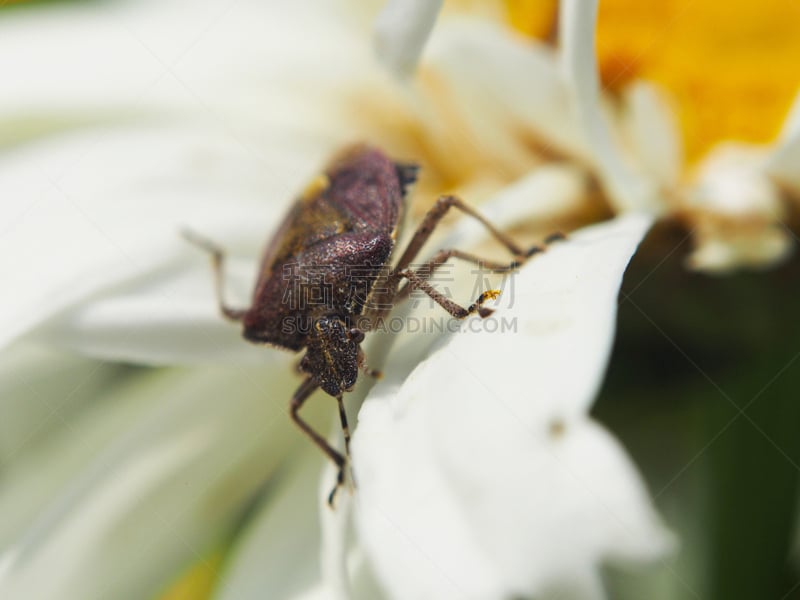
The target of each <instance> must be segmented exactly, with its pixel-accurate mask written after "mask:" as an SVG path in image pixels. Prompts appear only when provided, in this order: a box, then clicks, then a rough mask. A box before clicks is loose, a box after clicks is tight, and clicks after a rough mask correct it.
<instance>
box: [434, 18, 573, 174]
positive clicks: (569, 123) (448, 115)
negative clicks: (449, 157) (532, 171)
mask: <svg viewBox="0 0 800 600" xmlns="http://www.w3.org/2000/svg"><path fill="white" fill-rule="evenodd" d="M425 66H426V67H430V68H431V70H432V72H433V73H434V77H435V79H434V80H433V81H434V84H435V85H434V86H433V90H432V94H431V95H432V96H433V97H434V101H438V102H439V103H441V104H443V105H444V107H446V110H447V112H444V113H443V114H441V115H439V116H438V118H437V119H436V120H433V119H432V120H431V121H430V123H429V127H430V128H431V129H432V130H433V131H436V130H437V128H438V129H442V130H443V135H446V136H447V141H448V142H449V143H450V144H451V145H455V144H454V142H458V141H460V140H461V137H454V136H463V135H464V134H463V133H462V132H460V131H458V130H455V131H453V130H452V123H453V119H459V121H458V122H459V123H463V124H464V126H467V127H469V128H471V129H473V130H474V132H473V133H472V134H471V136H469V137H468V138H467V139H470V140H473V141H472V143H473V144H475V146H476V148H477V149H478V150H479V151H480V152H481V153H500V155H501V156H504V158H505V155H507V154H508V153H509V151H508V150H505V149H503V147H502V146H501V147H500V148H497V149H492V147H493V146H495V145H497V144H499V143H500V142H499V141H497V140H495V139H494V138H496V137H500V138H501V141H502V139H503V138H504V137H506V136H510V138H511V140H510V141H508V142H507V144H511V143H514V144H517V145H519V146H520V149H518V150H517V151H518V152H524V156H525V157H526V160H527V161H530V156H531V147H530V142H531V141H533V142H534V143H538V144H541V145H543V146H544V148H545V149H548V148H550V147H553V148H555V150H556V151H558V152H567V153H571V154H579V155H582V154H585V152H586V146H585V144H583V141H582V138H581V132H580V131H579V130H578V128H577V123H576V121H575V119H574V118H573V116H572V114H571V112H570V110H569V106H568V95H567V93H568V92H567V90H566V89H565V86H564V83H563V80H562V76H561V73H560V72H559V69H558V62H557V60H556V58H555V55H554V53H553V51H552V49H551V48H549V47H548V46H545V45H543V44H537V43H534V42H531V41H530V40H528V39H525V38H522V37H521V36H516V35H514V34H512V33H511V32H509V31H508V29H506V28H503V27H501V26H500V25H499V24H497V23H492V22H487V21H486V20H481V19H475V18H465V17H461V18H457V17H453V18H448V19H447V20H443V21H442V23H441V24H440V25H439V27H438V28H437V31H436V35H435V36H433V37H432V39H431V42H430V51H429V52H428V57H427V60H426V62H425ZM442 84H447V85H448V86H449V91H448V94H447V95H445V96H442V95H441V91H442V90H441V87H440V86H441V85H442ZM436 94H438V95H439V97H438V98H436V97H435V95H436ZM450 151H451V152H457V151H458V147H455V148H451V149H450ZM472 152H475V149H472ZM510 158H514V157H513V155H512V156H511V157H509V159H510ZM527 164H528V165H529V162H528V163H527ZM507 166H508V165H506V168H507Z"/></svg>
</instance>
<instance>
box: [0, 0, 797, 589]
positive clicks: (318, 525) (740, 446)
mask: <svg viewBox="0 0 800 600" xmlns="http://www.w3.org/2000/svg"><path fill="white" fill-rule="evenodd" d="M596 8H597V7H596V5H595V3H592V2H578V1H577V0H576V1H574V2H563V3H561V4H560V5H559V4H557V3H555V2H547V1H539V2H524V1H513V0H510V1H507V2H496V3H494V2H492V3H483V2H482V3H474V2H446V3H444V6H443V7H440V6H439V3H436V2H432V3H428V2H410V1H405V2H398V1H396V2H390V3H388V4H387V5H386V6H385V7H383V6H381V3H369V2H348V1H345V0H338V1H336V2H329V3H323V2H313V1H310V0H309V1H305V2H295V3H275V2H272V3H271V2H256V1H254V0H253V1H249V0H248V1H242V2H238V3H236V4H230V3H226V2H208V3H206V4H202V5H198V4H196V3H195V4H192V5H188V4H187V3H185V2H183V1H181V0H169V1H161V2H154V1H143V2H136V3H133V2H91V3H89V2H80V3H78V2H52V3H24V4H17V5H14V6H13V7H5V8H3V9H2V10H3V13H4V15H3V16H4V17H5V18H4V19H3V20H2V22H0V50H2V51H0V61H2V62H4V63H5V64H4V66H5V69H4V72H6V73H8V74H9V77H8V80H9V85H6V86H4V88H3V90H2V92H0V145H1V148H2V154H0V189H2V192H3V197H4V199H5V200H4V202H3V203H2V208H0V211H2V213H0V214H2V220H0V227H2V230H0V231H2V233H1V234H0V244H1V245H2V258H1V259H0V264H2V270H0V275H1V276H2V278H3V285H4V289H5V293H4V294H3V311H2V315H1V316H0V318H2V327H0V336H2V343H3V344H4V350H3V354H2V356H3V359H2V363H0V403H1V406H2V411H3V419H2V424H0V486H1V487H0V514H2V515H3V518H2V519H0V548H1V549H2V553H1V554H0V590H2V592H0V596H2V597H9V598H31V597H35V598H51V597H52V598H63V597H76V598H84V597H89V598H91V597H131V598H141V597H156V598H168V599H169V598H206V597H209V598H226V599H227V598H261V597H270V598H301V597H302V598H335V597H346V596H348V595H351V596H352V597H356V598H374V597H381V596H386V597H391V598H448V597H452V598H470V597H474V598H509V597H537V598H538V597H559V598H561V597H580V598H583V597H587V598H589V597H591V598H594V597H602V596H603V595H605V594H607V595H609V596H611V597H620V598H641V597H648V598H682V597H686V598H696V597H703V598H706V597H714V598H716V597H719V598H737V597H741V598H750V597H752V598H763V597H781V596H782V597H785V598H790V597H793V596H792V595H791V594H792V593H794V594H797V590H798V586H797V582H798V580H800V573H798V569H797V568H796V566H793V565H792V564H791V563H790V562H788V561H789V559H788V548H789V547H790V544H791V536H790V531H791V527H792V524H793V522H794V514H795V511H794V509H795V505H796V500H797V481H798V471H800V468H798V464H800V443H798V441H797V439H796V435H794V431H795V429H796V427H795V424H796V423H797V422H798V418H800V407H797V406H795V404H796V402H793V400H796V389H797V383H798V381H800V376H799V375H798V370H797V363H796V362H795V359H796V358H797V357H798V356H800V353H799V352H798V351H799V350H800V348H798V347H797V343H796V340H797V339H798V337H797V335H796V334H797V333H800V332H797V331H796V329H798V327H797V319H795V318H793V316H792V315H793V305H794V302H793V299H794V298H795V297H796V296H795V294H796V293H797V291H798V287H799V285H798V284H797V283H796V282H798V281H800V280H798V278H797V271H798V266H797V261H796V260H790V261H789V262H787V263H785V264H784V266H783V267H780V268H778V269H777V270H773V271H770V272H769V273H765V274H745V275H731V276H728V277H727V278H725V279H712V278H709V277H707V276H704V275H696V274H691V273H689V272H688V271H687V270H686V269H685V268H684V265H688V266H689V267H690V268H692V269H695V270H700V271H711V272H715V273H721V272H732V271H735V270H736V269H739V268H742V267H753V266H756V267H759V268H766V267H774V265H776V264H777V263H779V262H780V261H786V260H787V258H789V257H790V255H791V251H792V247H793V245H794V243H795V239H796V232H797V230H798V227H797V223H796V222H795V220H796V217H795V215H796V206H797V204H796V203H797V199H798V197H800V179H798V177H799V176H798V173H800V169H798V168H797V167H798V166H799V164H800V142H799V141H798V119H797V114H798V108H797V102H796V94H797V91H798V80H797V76H796V74H795V73H794V72H793V65H794V64H795V62H796V58H797V57H798V56H799V55H800V52H798V47H797V44H798V41H797V40H798V39H800V36H799V35H797V34H798V31H797V29H798V27H800V26H798V23H800V20H798V19H796V18H795V19H792V18H791V15H792V14H794V15H795V16H798V15H796V12H797V7H796V6H794V5H793V4H792V3H791V2H790V1H789V0H785V1H784V2H781V1H778V0H775V2H768V3H759V5H758V6H750V7H744V6H741V7H740V6H730V5H724V6H723V5H722V4H719V5H718V4H717V3H715V2H710V1H704V2H691V3H689V2H686V3H683V2H667V3H661V4H660V5H659V6H658V7H655V6H652V7H651V6H644V5H640V4H636V3H631V2H626V1H624V0H609V1H604V2H602V3H600V14H599V22H598V24H597V28H596V27H595V10H596ZM792 11H794V12H792ZM440 12H441V14H439V13H440ZM595 35H596V36H597V40H596V41H595ZM793 103H794V106H795V107H794V108H792V106H793ZM358 139H366V140H369V141H370V142H372V143H375V144H378V145H380V146H381V147H383V148H385V149H386V151H387V152H388V153H389V154H390V155H392V156H396V157H398V158H403V159H408V160H415V161H418V162H420V163H421V165H422V168H423V169H422V176H421V179H420V182H419V184H418V185H417V186H416V189H415V191H414V194H413V196H412V198H411V201H412V217H417V218H418V217H419V216H420V215H421V214H423V213H424V211H425V210H426V209H427V208H428V207H429V206H430V205H431V203H432V201H433V199H434V198H435V197H436V195H438V194H441V193H444V192H448V193H458V194H460V195H462V196H463V197H464V198H466V199H467V200H468V201H469V202H471V203H474V204H481V205H482V206H481V210H482V211H483V212H485V213H486V214H487V215H488V216H490V218H491V219H493V220H494V221H495V222H496V223H498V224H499V225H500V226H502V227H504V228H508V229H511V230H512V231H513V233H514V234H515V235H517V236H519V237H520V239H523V240H528V241H530V242H531V243H533V242H535V241H538V240H539V239H541V238H542V237H543V236H544V235H547V234H549V233H551V232H553V231H555V230H562V231H571V232H573V233H572V234H571V235H570V239H569V240H568V241H566V242H563V243H560V244H555V245H554V246H553V247H552V248H551V249H550V250H548V252H546V253H545V254H543V255H542V256H541V257H537V258H536V259H535V260H533V261H531V263H530V264H529V265H526V266H525V267H524V268H523V269H522V270H521V272H520V273H519V274H517V275H516V276H515V277H514V279H513V282H514V293H513V297H512V294H507V295H506V298H504V299H503V302H507V303H506V304H503V303H501V304H500V313H501V314H504V315H506V316H507V317H509V318H511V317H515V318H517V319H518V320H517V321H516V322H517V323H518V324H520V330H519V331H517V332H516V333H515V334H513V335H509V336H503V337H501V336H499V335H485V334H484V335H481V334H476V333H470V332H468V331H467V332H458V333H457V334H455V335H450V336H444V337H442V338H440V339H439V338H435V336H434V337H431V336H421V335H412V334H407V333H406V334H401V335H399V336H396V338H397V339H392V340H389V339H385V338H380V336H376V337H377V338H379V339H376V340H375V343H374V344H373V345H372V346H371V347H369V348H368V350H370V351H371V352H370V356H375V357H378V356H381V354H385V353H386V352H389V349H388V346H389V343H390V342H393V343H394V348H393V349H392V350H391V351H390V352H389V354H388V359H387V362H386V366H385V371H386V380H385V381H383V382H381V383H379V384H378V385H377V386H375V387H374V388H373V389H372V390H371V391H369V390H368V389H367V388H368V384H365V383H363V382H362V384H361V386H360V387H359V388H358V389H357V390H356V392H354V393H353V394H352V395H351V396H352V398H351V399H349V400H348V402H349V404H350V408H351V412H352V413H353V414H354V413H355V412H356V409H357V408H358V404H359V402H360V400H361V399H362V398H363V397H364V396H365V395H366V396H367V397H366V400H365V401H364V405H363V409H362V410H361V411H360V412H359V417H360V420H361V422H360V425H359V427H358V429H357V431H356V433H355V436H354V441H353V446H354V447H353V468H354V471H355V474H356V478H357V480H358V484H359V485H358V489H357V491H356V492H355V493H354V494H353V495H352V496H351V495H349V494H344V495H343V497H342V500H341V502H340V505H339V506H338V507H337V510H336V511H331V510H329V509H328V508H327V507H326V506H325V505H324V502H322V498H323V497H324V496H325V495H326V494H327V491H328V489H329V488H330V482H331V473H330V472H326V473H324V474H323V476H322V478H320V469H321V466H322V465H323V459H322V457H321V456H319V453H318V452H317V451H316V449H315V448H313V447H311V445H310V444H309V443H308V441H307V440H306V439H304V438H303V437H302V436H301V435H299V434H298V432H296V431H294V428H293V426H292V425H291V423H290V421H289V419H288V417H287V415H286V412H287V411H286V405H287V402H288V399H289V398H290V396H291V393H292V391H293V389H294V387H295V386H296V385H297V383H298V382H297V380H296V379H295V378H294V376H293V374H292V366H291V365H292V360H293V357H290V356H286V355H284V354H283V353H280V352H278V351H274V350H270V349H264V348H257V347H253V346H251V345H249V344H247V343H246V342H244V341H243V340H242V339H241V338H239V336H238V332H237V328H235V327H232V326H230V325H229V324H227V323H225V322H223V321H222V319H221V318H220V317H219V316H218V315H217V314H216V310H215V303H214V300H213V295H212V293H211V286H210V273H209V270H208V268H207V264H206V263H205V261H204V259H203V257H202V256H198V253H197V251H196V249H194V248H192V247H188V246H187V245H186V244H185V243H184V242H183V241H182V240H181V239H180V238H179V236H178V235H177V232H178V231H179V229H180V228H181V227H183V226H189V227H191V228H192V229H194V230H196V231H200V232H203V234H204V235H207V236H209V237H211V238H213V239H215V240H216V241H217V242H219V243H220V244H221V245H222V246H224V247H226V248H228V249H229V250H230V251H231V254H232V255H233V258H234V260H233V264H232V273H231V277H230V281H229V284H230V286H231V288H232V289H231V292H232V296H234V298H235V299H237V300H238V302H239V303H240V304H243V305H244V304H246V303H247V298H248V294H249V286H250V285H251V282H252V281H253V278H254V273H255V268H256V264H257V262H256V261H257V257H258V253H259V248H260V247H261V245H262V244H263V243H264V242H265V237H266V235H267V234H268V232H269V231H270V230H271V229H272V228H273V227H274V226H275V225H276V224H277V222H278V221H279V219H281V217H282V215H283V213H284V211H285V209H286V207H287V206H288V203H289V202H290V201H291V199H292V197H293V195H295V194H296V192H297V190H299V189H301V188H302V187H303V184H304V182H305V181H306V180H307V179H309V178H310V177H311V176H312V175H313V173H314V170H315V169H316V168H318V167H319V166H320V165H321V164H322V163H323V162H324V160H325V159H326V157H327V156H329V155H330V154H331V153H332V152H333V151H334V150H336V149H337V148H338V147H340V146H341V145H342V144H345V143H348V142H351V141H353V140H358ZM601 221H602V223H600V224H599V225H593V226H588V227H587V225H589V224H592V223H597V222H601ZM653 222H656V225H655V226H654V228H653V229H652V231H651V232H650V234H649V235H648V237H647V239H646V240H645V242H644V243H643V245H642V248H641V250H640V251H639V252H638V253H637V254H636V256H635V257H634V260H633V263H632V265H631V267H630V270H629V272H628V275H626V279H625V282H623V284H622V292H621V298H622V302H621V304H620V309H619V310H620V325H619V330H618V332H617V336H618V337H617V342H616V346H615V348H614V352H613V353H611V346H612V340H613V338H614V335H615V333H614V332H615V320H616V315H617V305H616V298H617V295H618V292H619V288H620V282H621V280H622V275H623V272H624V270H625V268H626V266H627V263H628V261H629V259H630V257H631V255H632V254H633V253H634V251H635V250H636V248H637V245H638V244H639V242H640V240H641V239H642V238H643V237H644V236H645V234H646V233H647V232H648V230H649V229H650V227H651V225H652V223H653ZM481 233H482V232H480V231H479V230H478V229H477V228H475V227H473V226H472V225H470V224H468V223H462V222H459V223H458V226H457V227H450V228H449V230H448V231H446V232H445V234H444V235H445V237H443V238H440V240H439V241H440V242H441V243H442V244H445V245H448V246H449V245H452V244H455V245H457V246H458V247H463V248H478V247H479V248H481V251H482V252H483V251H485V252H489V253H491V252H492V251H493V250H494V249H492V248H491V247H489V246H487V245H486V243H485V240H483V239H482V238H483V236H482V235H481ZM690 245H691V250H690V249H689V246H690ZM434 249H435V248H433V247H431V248H430V250H431V251H432V250H434ZM472 283H473V282H472V280H470V281H468V282H467V288H466V289H461V288H463V285H462V286H461V287H459V284H458V283H453V284H452V288H453V290H454V294H455V295H457V296H458V297H460V296H461V295H463V296H464V297H469V294H470V287H471V285H472ZM459 294H460V295H459ZM609 354H611V363H610V367H609V374H608V377H607V379H606V380H605V383H603V380H604V374H605V368H606V363H607V362H608V357H609ZM167 367H169V368H167ZM598 394H599V400H598ZM595 400H597V403H596V404H594V405H593V403H594V402H595ZM310 405H313V406H309V409H308V410H309V411H310V412H311V413H312V416H311V419H312V421H313V422H314V423H315V424H316V425H317V427H319V428H322V429H325V428H326V427H328V423H329V419H328V417H329V412H330V411H329V409H330V406H329V405H330V403H326V402H324V401H321V400H318V399H317V398H315V399H314V401H312V402H311V403H310ZM315 411H316V412H315ZM590 411H591V412H590ZM598 419H599V421H600V422H602V423H604V424H605V425H606V426H607V427H608V430H607V429H606V428H604V427H603V426H601V425H600V424H599V423H598ZM609 430H610V431H612V432H613V433H614V434H615V435H616V436H619V437H620V438H621V440H622V442H623V445H624V446H625V447H626V448H628V449H629V450H630V452H631V458H629V457H628V455H627V454H626V452H625V451H623V450H622V446H621V445H620V443H619V442H618V441H617V440H616V439H615V438H614V437H613V436H612V435H611V434H610V433H609ZM334 431H335V429H334ZM333 439H338V433H337V434H335V437H334V438H333ZM633 463H636V464H637V465H638V469H640V470H641V471H642V474H643V476H644V479H645V481H646V484H645V483H644V482H643V481H642V480H641V478H640V475H639V474H638V472H637V468H635V467H634V466H633ZM648 487H649V489H651V490H653V491H654V492H655V494H654V495H655V500H656V503H657V505H658V507H659V508H660V509H661V510H662V511H664V513H665V515H666V522H667V523H669V525H670V527H671V528H672V529H674V530H675V531H676V532H677V533H678V537H679V538H680V541H681V543H680V546H676V544H675V543H674V536H673V535H672V534H671V533H670V532H669V531H667V530H666V528H665V526H664V525H663V524H662V521H661V518H660V517H658V515H657V514H656V512H655V510H654V509H653V506H652V504H651V500H650V498H649V497H648V494H647V492H646V491H645V490H646V489H647V488H648ZM351 518H352V521H353V524H354V525H355V527H354V528H353V530H352V531H351V526H350V523H349V521H350V519H351ZM670 551H672V556H671V557H670ZM754 557H755V558H754ZM642 562H650V563H652V565H651V566H650V567H648V568H646V569H642V568H639V569H636V570H634V571H630V570H625V569H623V570H620V569H619V568H618V567H619V565H630V564H633V563H642ZM609 563H614V564H616V565H617V568H614V569H610V570H609V569H605V568H603V567H605V566H607V565H608V564H609ZM640 566H641V565H640ZM745 567H746V568H745Z"/></svg>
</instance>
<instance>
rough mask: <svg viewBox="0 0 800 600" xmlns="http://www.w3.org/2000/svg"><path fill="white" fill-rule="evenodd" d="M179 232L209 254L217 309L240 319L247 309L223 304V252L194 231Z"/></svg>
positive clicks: (237, 319)
mask: <svg viewBox="0 0 800 600" xmlns="http://www.w3.org/2000/svg"><path fill="white" fill-rule="evenodd" d="M181 233H182V234H183V237H184V239H186V240H187V241H188V242H190V243H192V244H194V245H195V246H197V247H199V248H200V249H202V250H205V251H206V252H208V253H209V254H210V255H211V268H212V270H213V271H214V293H215V295H216V297H217V305H218V306H219V310H220V312H221V313H222V314H223V315H225V316H226V317H228V318H229V319H231V320H233V321H241V320H242V318H243V317H244V315H245V313H246V312H247V311H246V310H244V309H241V308H231V307H230V306H228V305H227V304H225V300H224V299H223V297H224V296H223V293H222V288H223V285H222V281H223V279H224V277H223V266H224V263H225V253H224V252H223V251H222V249H221V248H220V247H219V246H217V245H216V244H215V243H214V242H212V241H211V240H209V239H207V238H204V237H203V236H201V235H199V234H197V233H195V232H194V231H191V230H189V229H184V230H183V231H182V232H181Z"/></svg>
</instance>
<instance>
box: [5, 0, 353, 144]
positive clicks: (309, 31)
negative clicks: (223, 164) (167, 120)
mask: <svg viewBox="0 0 800 600" xmlns="http://www.w3.org/2000/svg"><path fill="white" fill-rule="evenodd" d="M341 9H342V3H341V2H329V1H328V2H316V1H311V2H309V1H305V2H291V3H280V4H278V3H274V2H260V1H257V0H242V1H241V2H237V3H236V4H231V3H230V2H226V1H225V0H210V1H208V2H204V3H203V4H202V5H198V4H197V3H195V2H188V1H187V0H163V1H152V0H145V1H142V2H125V1H121V2H113V3H108V4H105V3H103V4H92V5H81V4H70V5H56V6H39V7H35V8H34V9H32V10H27V11H16V14H14V13H12V14H8V15H4V18H3V22H2V23H0V69H2V70H3V72H6V73H9V74H12V73H13V79H12V81H13V85H6V86H3V89H2V90H0V106H1V107H2V113H1V114H0V119H5V120H7V122H4V121H0V123H4V126H5V127H6V128H8V127H11V128H14V127H15V125H16V124H15V120H17V119H19V118H20V117H24V118H25V119H26V120H29V119H32V118H41V119H42V121H39V122H36V123H34V125H35V126H36V128H37V129H38V130H42V129H44V130H46V129H47V128H48V127H47V126H48V120H49V121H50V122H51V123H50V124H49V125H50V127H53V126H59V125H61V126H63V125H65V124H72V125H75V124H82V123H83V124H85V123H87V122H92V121H95V122H101V123H106V122H108V120H109V118H119V117H130V116H131V115H135V114H138V113H147V114H154V113H161V114H163V113H164V112H165V111H168V112H169V113H170V114H171V116H172V118H175V116H176V114H177V115H179V116H180V118H183V117H185V116H186V115H187V114H191V113H193V114H201V115H203V116H204V117H205V118H206V119H208V120H209V121H210V122H213V123H214V124H215V125H220V126H222V128H229V127H228V126H230V125H231V123H232V117H233V116H234V115H233V114H232V113H229V112H228V113H225V112H221V111H222V110H223V109H224V108H225V107H227V108H231V107H237V108H239V109H240V110H242V109H244V110H246V111H247V113H248V116H251V115H256V114H258V113H257V112H256V110H255V109H256V107H257V106H258V107H259V108H260V110H261V115H265V114H268V113H269V112H270V111H269V110H265V104H267V103H268V102H269V101H271V100H272V98H273V96H276V95H277V96H282V97H287V96H289V97H291V98H293V99H294V101H295V104H294V105H292V104H286V106H287V107H292V106H294V108H295V109H296V108H297V105H298V104H297V103H300V102H302V101H303V98H304V96H307V94H302V93H301V92H300V91H299V89H298V87H297V86H292V85H282V86H281V85H278V86H276V85H274V83H275V81H276V79H280V80H282V81H284V82H286V81H289V82H292V81H294V82H296V81H297V79H296V77H297V76H298V74H299V73H302V74H303V76H304V77H305V76H308V75H313V76H316V77H317V81H320V80H323V81H330V79H339V80H341V78H342V76H343V75H346V74H347V71H346V70H343V69H341V68H332V69H328V70H324V71H321V70H320V69H319V56H321V55H324V56H325V57H326V59H328V60H329V61H330V64H332V65H343V64H347V65H348V66H349V67H350V68H352V67H353V65H352V64H351V63H349V61H348V58H352V56H353V49H354V48H356V47H358V44H357V42H355V41H354V39H353V38H354V37H355V36H353V29H352V25H353V24H352V22H351V21H352V19H349V18H348V15H349V14H350V11H346V10H341ZM310 14H312V15H314V18H309V15H310ZM309 39H310V40H314V43H313V44H309V43H308V42H307V40H309ZM54 47H55V48H59V50H60V51H59V52H55V53H54V52H51V51H49V48H54ZM20 57H24V68H20V65H21V64H23V63H20ZM276 57H280V60H279V59H277V58H276ZM312 68H313V70H312ZM292 76H294V77H295V78H294V79H292ZM270 84H273V85H270ZM315 104H317V105H318V104H319V103H318V102H315ZM175 111H177V112H175ZM262 118H263V117H262ZM251 124H252V122H251ZM16 127H19V126H18V125H16ZM11 133H13V132H8V133H6V135H9V134H11ZM12 137H13V136H12Z"/></svg>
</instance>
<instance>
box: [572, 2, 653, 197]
mask: <svg viewBox="0 0 800 600" xmlns="http://www.w3.org/2000/svg"><path fill="white" fill-rule="evenodd" d="M560 6H561V10H560V14H559V26H560V32H559V33H560V38H561V40H563V45H562V49H563V55H562V56H563V64H564V72H565V76H566V79H567V82H568V84H569V85H568V89H569V91H570V92H571V98H570V99H571V101H572V105H573V108H574V110H575V113H576V117H577V119H578V120H579V122H580V124H581V126H582V129H583V131H584V136H585V139H586V142H587V144H588V145H589V148H590V149H591V151H592V157H593V159H594V161H595V162H596V164H597V167H598V169H599V175H600V178H601V181H602V182H603V185H604V186H605V187H606V188H607V191H608V193H609V196H610V199H611V202H612V203H613V205H614V207H615V208H616V209H617V210H619V211H627V210H646V211H649V212H655V213H657V212H660V211H662V210H664V208H665V207H663V206H660V202H659V199H658V190H657V189H656V186H655V185H654V183H653V182H652V181H649V180H648V179H647V178H645V177H643V176H642V175H641V173H638V172H637V171H636V170H634V168H633V166H632V165H631V164H629V163H628V162H626V158H625V157H624V156H623V155H622V153H621V151H620V149H619V148H618V146H617V144H616V142H615V140H614V139H613V137H612V134H611V131H610V128H609V124H608V120H607V119H606V117H605V115H604V114H603V112H602V110H601V102H600V83H599V77H598V74H597V58H596V56H595V21H596V17H597V0H589V1H587V0H565V1H564V2H562V3H561V5H560Z"/></svg>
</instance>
